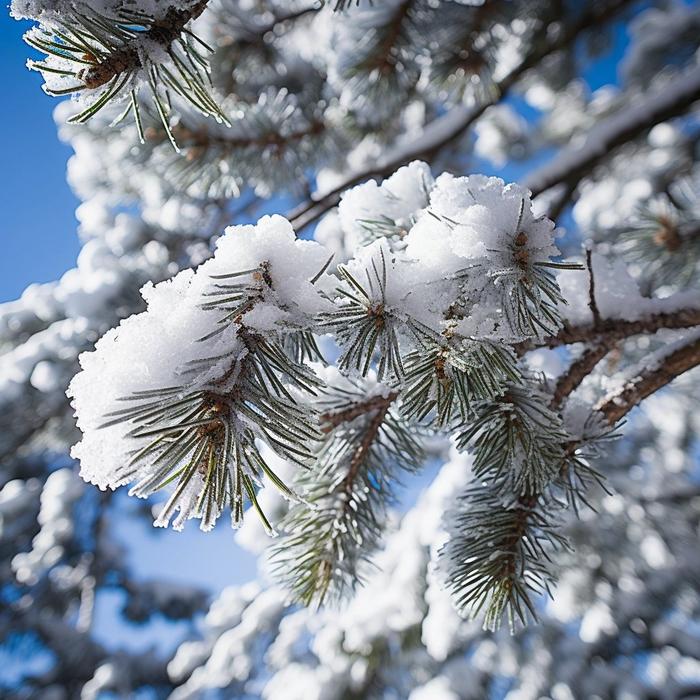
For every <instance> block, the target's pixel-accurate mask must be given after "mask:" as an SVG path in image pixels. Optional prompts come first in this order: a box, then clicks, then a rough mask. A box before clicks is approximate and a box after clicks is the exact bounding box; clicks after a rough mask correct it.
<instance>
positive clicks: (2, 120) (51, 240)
mask: <svg viewBox="0 0 700 700" xmlns="http://www.w3.org/2000/svg"><path fill="white" fill-rule="evenodd" d="M26 26H27V25H26V23H20V22H16V21H14V20H13V19H11V18H10V17H9V15H8V13H7V12H6V10H5V8H3V9H2V10H1V11H0V65H2V77H3V94H4V98H3V101H4V104H3V108H2V109H1V110H0V143H1V147H0V153H2V156H3V158H2V168H0V211H1V212H2V218H1V219H0V243H1V244H2V245H1V248H0V302H2V301H8V300H10V299H15V298H17V297H18V296H19V295H20V294H21V293H22V290H23V289H24V288H25V287H26V286H27V285H28V284H29V283H31V282H49V281H51V280H53V279H56V278H57V277H59V276H60V275H61V273H63V272H65V271H66V270H67V269H68V268H70V267H72V266H73V264H74V262H75V259H76V256H77V254H78V250H79V243H78V236H77V234H76V221H75V214H74V212H75V207H76V205H77V203H78V202H77V200H76V199H75V197H74V196H73V193H72V192H71V190H70V188H69V187H68V184H67V183H66V161H67V160H68V158H69V156H70V154H71V150H70V148H68V147H67V146H65V145H63V144H62V143H60V141H59V140H58V137H57V135H56V127H55V126H54V122H53V117H52V111H53V108H54V107H55V106H56V101H55V100H54V99H52V98H50V97H48V96H47V95H45V94H44V93H43V92H42V90H41V87H40V86H41V77H40V76H39V75H38V74H37V73H32V72H30V71H28V70H27V68H26V66H25V63H26V60H27V57H28V56H29V54H30V49H29V47H28V46H27V45H26V44H25V43H24V42H23V41H22V34H23V32H24V31H25V29H26Z"/></svg>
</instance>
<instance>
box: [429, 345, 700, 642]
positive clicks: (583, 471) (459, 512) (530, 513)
mask: <svg viewBox="0 0 700 700" xmlns="http://www.w3.org/2000/svg"><path fill="white" fill-rule="evenodd" d="M698 365H700V339H698V338H697V334H695V335H694V337H693V339H692V340H690V341H689V342H688V343H685V344H682V345H681V346H680V347H678V348H677V349H674V350H672V351H670V352H669V353H668V354H667V355H665V356H664V357H663V358H662V359H661V360H660V365H658V366H656V367H654V368H651V369H649V370H648V371H646V372H643V373H641V374H640V375H639V376H637V377H635V378H634V379H632V380H630V381H629V382H628V383H627V384H625V385H624V386H623V387H622V388H621V389H619V390H618V391H616V392H614V393H613V394H612V395H610V396H608V397H605V398H604V399H602V400H601V401H600V402H599V403H598V404H597V405H596V407H595V409H596V411H597V414H598V415H600V416H602V418H603V420H604V422H605V424H606V426H607V429H604V430H602V431H601V430H600V429H599V428H598V429H596V430H594V431H593V432H592V434H591V435H590V436H584V437H583V438H580V439H576V440H571V441H569V442H568V443H562V444H561V445H560V446H561V448H562V452H561V457H560V458H559V459H558V460H557V461H555V462H554V463H553V466H556V467H557V469H558V475H555V476H554V477H553V478H552V479H551V480H550V482H549V483H547V484H545V487H544V488H542V489H541V490H540V491H538V492H529V493H525V494H523V495H521V496H520V497H519V498H518V499H517V501H516V503H515V504H512V505H509V504H507V503H504V502H503V500H502V499H501V498H499V497H498V495H497V493H495V492H494V489H493V487H492V486H491V485H490V484H482V485H479V486H476V487H473V488H472V489H470V490H469V491H467V493H466V494H465V496H464V499H463V501H462V503H461V504H459V505H458V506H457V508H456V510H455V512H454V513H453V514H452V516H451V518H450V519H451V523H452V526H451V529H452V536H451V538H450V541H448V543H447V544H446V545H445V546H444V547H443V549H442V550H441V552H440V555H441V557H443V558H445V559H447V560H448V571H449V572H450V579H449V580H448V586H449V587H450V588H451V589H452V590H453V592H454V594H455V596H456V597H457V601H458V604H459V605H460V606H461V607H463V608H469V609H471V611H472V613H473V614H476V613H478V612H479V611H480V610H481V609H482V608H484V607H485V608H486V617H485V622H484V625H485V627H487V628H489V629H494V628H496V627H498V626H499V623H500V620H501V618H502V616H503V614H504V613H506V614H507V616H508V619H509V622H510V625H511V629H512V628H513V623H514V621H515V620H516V619H520V621H521V622H522V623H525V622H526V617H525V612H526V611H529V612H530V614H531V615H532V616H533V617H535V618H536V613H535V608H534V605H533V603H532V601H531V600H530V595H531V593H535V594H538V595H539V594H540V593H542V592H545V591H548V587H549V584H550V582H551V581H552V572H551V569H550V551H553V550H555V549H557V548H562V547H564V548H566V547H568V543H567V542H566V539H565V538H564V537H563V536H562V535H560V534H558V533H557V529H558V525H557V513H558V512H559V511H560V510H561V509H562V508H563V507H564V503H562V502H561V501H560V500H558V499H557V498H555V493H556V492H557V491H560V492H563V493H564V494H565V495H566V497H567V500H569V502H570V503H571V504H572V505H574V506H576V503H575V501H576V500H580V499H581V498H582V494H581V491H582V490H583V488H584V487H585V485H586V482H587V481H588V482H590V481H594V482H597V483H600V482H601V477H600V475H598V474H597V472H595V471H593V470H591V469H590V468H589V467H587V465H586V463H585V462H584V461H583V460H584V459H587V458H588V455H586V454H585V452H584V450H586V449H587V450H589V451H590V452H591V455H595V454H596V452H597V449H598V448H597V443H598V442H601V441H603V440H606V439H609V438H610V437H611V431H612V430H613V429H614V427H615V425H616V424H617V423H618V422H619V421H620V420H621V419H622V418H624V416H625V415H627V413H629V412H630V411H631V410H632V409H633V408H634V407H635V406H637V405H638V404H639V403H640V402H641V401H642V400H643V399H644V398H646V397H647V396H650V395H651V394H653V393H654V392H656V391H658V390H659V389H661V388H662V387H664V386H666V385H667V384H668V383H670V382H671V381H673V380H674V379H675V378H677V377H679V376H680V375H681V374H683V373H684V372H687V371H689V370H691V369H693V368H694V367H697V366H698ZM478 459H479V455H478V452H477V460H478ZM476 468H477V469H478V465H476ZM576 481H578V482H580V485H579V484H577V483H576ZM584 502H585V501H584Z"/></svg>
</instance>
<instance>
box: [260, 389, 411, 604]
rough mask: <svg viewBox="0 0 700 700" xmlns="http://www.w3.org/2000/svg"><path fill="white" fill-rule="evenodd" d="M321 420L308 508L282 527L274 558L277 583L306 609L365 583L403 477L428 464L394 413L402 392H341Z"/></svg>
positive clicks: (306, 485) (294, 512)
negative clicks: (367, 567) (366, 569)
mask: <svg viewBox="0 0 700 700" xmlns="http://www.w3.org/2000/svg"><path fill="white" fill-rule="evenodd" d="M331 392H332V393H331V397H330V399H329V401H330V403H331V404H332V408H331V409H330V410H328V411H326V412H325V413H323V414H321V430H322V432H324V433H325V435H326V438H325V441H324V444H323V446H322V448H321V450H320V453H319V458H318V466H317V467H316V468H315V469H312V470H311V471H310V472H308V473H307V474H303V475H302V476H301V478H300V479H299V481H298V483H297V489H298V490H299V491H300V492H302V494H303V496H304V498H305V501H306V502H305V503H300V504H298V505H295V506H294V507H293V508H292V509H291V510H290V511H289V513H288V515H287V517H286V518H285V520H284V522H283V523H282V526H281V527H282V531H283V533H284V534H283V537H282V539H281V541H280V543H279V545H277V546H276V547H275V548H274V550H273V553H272V561H273V564H274V567H275V572H276V575H277V576H278V577H279V579H280V580H281V581H282V583H283V584H284V585H285V586H286V587H287V588H288V589H289V590H290V591H291V592H292V595H293V596H294V597H295V598H296V599H297V600H299V601H301V602H303V603H304V604H307V605H308V604H310V603H312V602H315V603H317V604H319V605H320V604H322V603H324V602H326V601H328V600H330V601H338V600H340V599H341V598H342V597H344V596H345V595H346V594H347V593H349V592H350V591H352V590H353V589H354V587H355V586H356V585H357V583H358V582H361V580H362V571H361V569H360V567H361V564H362V563H363V562H365V561H367V560H368V559H369V557H370V556H371V555H372V554H373V552H374V551H375V549H376V548H377V546H378V545H379V542H380V540H381V536H382V533H383V530H384V526H385V520H386V516H387V509H388V507H389V506H390V505H391V503H392V502H393V499H394V496H393V494H394V491H395V488H396V485H397V481H398V477H399V470H409V471H413V470H415V469H418V468H419V466H420V465H421V464H422V461H423V455H422V450H421V448H420V446H419V444H418V442H417V441H416V439H415V437H414V436H413V435H412V434H411V429H410V427H409V426H408V425H407V424H406V423H405V421H404V420H403V419H402V418H401V417H400V416H399V414H398V413H394V412H393V411H392V410H391V407H392V404H393V403H394V402H395V401H396V398H397V396H398V392H396V391H391V392H388V393H385V394H379V395H376V396H371V397H370V398H369V399H362V398H360V397H361V396H362V394H363V393H365V392H366V388H365V387H363V386H361V385H359V384H358V385H350V388H349V389H344V388H340V387H335V388H334V389H332V390H331Z"/></svg>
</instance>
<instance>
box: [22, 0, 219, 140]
mask: <svg viewBox="0 0 700 700" xmlns="http://www.w3.org/2000/svg"><path fill="white" fill-rule="evenodd" d="M208 2H209V0H176V1H173V2H156V1H155V0H148V1H147V2H141V3H136V4H135V3H130V2H125V1H124V0H99V1H97V2H95V1H94V0H90V1H85V0H75V1H72V0H71V1H70V2H65V3H56V2H53V1H49V2H44V0H14V1H13V3H12V14H13V16H14V17H15V18H16V19H32V20H36V21H37V22H38V23H39V24H38V26H36V27H34V28H32V29H30V30H29V32H27V34H26V35H25V40H26V42H27V43H28V44H29V45H30V46H31V47H32V48H34V49H37V50H38V51H41V52H43V53H45V54H46V58H45V59H44V60H43V61H30V62H29V63H28V65H29V67H30V68H32V69H34V70H37V71H39V72H40V73H41V74H42V75H43V77H44V81H45V82H44V90H45V91H46V92H47V93H48V94H50V95H69V94H71V95H75V96H76V97H77V98H79V99H80V102H81V103H82V104H81V107H82V109H81V110H80V111H79V112H78V113H77V114H75V115H73V116H72V117H71V118H70V121H72V122H76V123H81V122H84V121H86V120H88V119H90V117H92V116H94V115H95V114H97V112H99V111H100V110H101V109H103V108H104V107H105V106H106V105H108V104H110V103H112V102H118V103H122V112H121V114H119V115H118V116H117V117H116V119H115V121H116V122H119V121H121V120H123V119H125V118H126V117H127V116H128V115H129V114H131V115H132V117H133V118H134V119H135V122H136V125H137V127H138V131H139V136H140V138H141V141H142V142H143V141H144V138H145V137H144V132H143V125H142V124H143V120H142V116H141V111H142V109H143V106H142V101H143V98H142V96H141V91H142V90H144V91H147V92H149V93H150V98H151V100H152V107H153V109H154V110H155V112H156V113H157V114H158V117H159V120H160V122H161V124H162V125H163V127H164V129H165V131H166V133H167V134H168V135H169V136H170V140H171V142H172V144H173V145H174V146H175V147H176V148H177V146H176V144H175V141H174V139H173V137H172V132H171V129H170V122H169V118H170V110H171V100H172V98H171V95H173V96H177V97H178V98H182V99H183V100H185V101H187V102H188V103H189V104H190V106H192V107H193V108H195V109H197V110H199V111H200V112H202V113H203V114H205V115H208V116H212V117H214V118H215V119H216V120H218V121H225V117H224V115H223V114H222V112H221V110H220V108H219V107H218V105H217V103H216V102H215V100H214V99H213V97H212V96H211V94H210V91H209V86H208V82H209V79H208V71H209V67H208V64H207V58H206V56H207V54H208V53H209V52H210V51H211V49H210V48H209V47H208V46H207V45H206V44H205V43H204V42H203V41H202V40H201V39H199V38H198V37H197V36H196V35H194V34H192V32H191V31H189V29H187V25H188V24H189V23H190V22H191V21H192V20H195V19H197V17H199V16H200V15H201V14H202V12H204V10H205V9H206V7H207V4H208Z"/></svg>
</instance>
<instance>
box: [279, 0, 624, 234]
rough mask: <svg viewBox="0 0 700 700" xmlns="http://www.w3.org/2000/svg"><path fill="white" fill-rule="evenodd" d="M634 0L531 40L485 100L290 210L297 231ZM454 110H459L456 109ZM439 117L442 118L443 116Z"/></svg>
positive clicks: (448, 137) (439, 144) (449, 135)
mask: <svg viewBox="0 0 700 700" xmlns="http://www.w3.org/2000/svg"><path fill="white" fill-rule="evenodd" d="M633 1H634V0H613V1H612V2H610V3H609V4H607V5H606V6H605V7H604V8H602V9H600V8H599V6H598V5H597V4H595V5H594V6H593V7H591V8H589V9H588V10H587V11H586V12H584V13H583V14H582V15H581V16H580V17H579V18H578V19H577V20H576V21H575V22H574V23H573V24H571V25H570V26H568V27H566V28H564V29H563V30H562V31H561V32H560V33H559V35H558V36H557V37H556V38H554V39H552V40H551V41H549V42H546V43H544V44H541V45H538V43H537V42H534V43H535V48H534V49H533V50H532V51H531V52H530V53H529V54H528V55H527V56H526V57H525V58H524V59H523V61H522V62H521V63H520V65H518V66H517V67H516V68H515V69H513V70H512V71H511V72H510V73H509V74H508V75H506V76H505V77H504V78H503V79H502V80H500V81H499V82H497V83H496V84H495V85H494V89H493V91H492V94H491V96H490V97H489V99H487V100H485V101H484V102H483V103H482V104H480V105H478V106H477V107H475V108H474V109H472V110H468V111H467V112H466V114H465V115H464V117H463V118H462V119H460V120H457V122H456V123H455V124H449V123H448V126H447V128H445V129H444V130H443V129H436V131H438V134H437V135H436V136H433V137H432V138H426V136H427V135H428V133H429V129H430V127H431V126H435V125H437V124H438V122H440V123H441V124H442V123H444V122H442V121H441V120H439V119H438V120H435V121H434V122H431V124H428V126H427V127H426V131H425V132H424V137H423V138H421V137H419V138H418V139H416V143H415V146H413V147H411V148H407V149H399V153H398V154H397V155H395V156H393V157H390V158H389V159H388V160H385V161H382V162H377V163H375V164H374V165H373V166H371V167H369V168H367V169H366V170H364V171H363V172H361V173H359V174H357V175H353V176H351V177H349V178H347V179H346V180H345V181H344V182H343V183H342V184H340V185H338V186H337V187H335V188H334V189H332V190H330V191H328V192H326V193H324V194H322V195H319V196H317V197H316V198H313V199H310V200H309V201H307V202H305V203H303V204H302V205H300V206H299V207H297V208H296V209H295V210H293V211H292V212H290V213H289V214H288V216H287V218H288V219H289V220H290V221H291V222H292V225H293V226H294V228H295V230H296V231H297V232H299V231H301V230H302V229H303V228H304V227H306V226H308V225H309V224H312V223H313V222H314V221H316V220H318V219H319V218H320V217H321V216H323V215H324V214H325V213H326V212H328V211H330V210H331V209H332V208H333V207H334V206H336V204H337V203H338V201H339V200H340V195H341V193H342V192H344V191H345V190H347V189H349V188H350V187H354V186H355V185H357V184H360V183H362V182H365V181H366V180H368V179H369V178H371V177H385V176H387V175H390V174H391V173H393V172H394V171H395V170H397V169H398V168H400V167H401V166H402V165H406V164H407V163H410V162H411V161H412V160H416V159H426V160H431V159H432V158H433V157H434V156H435V154H436V153H438V152H440V151H441V150H442V149H444V148H445V147H446V146H449V145H450V144H451V143H453V142H454V141H456V140H457V139H459V138H460V137H461V136H462V135H463V134H464V133H465V132H466V131H467V130H468V129H469V128H470V127H471V126H472V125H473V124H474V123H475V122H476V121H477V120H478V119H479V118H480V117H481V116H482V115H483V113H484V112H485V111H486V110H487V109H488V108H489V107H491V106H492V105H494V104H497V103H498V102H500V101H501V100H502V99H503V98H504V97H506V96H507V94H508V93H509V91H510V90H511V88H513V87H514V86H515V84H516V83H517V82H518V81H519V80H520V78H521V77H522V76H523V75H524V74H525V73H527V72H528V71H529V70H530V69H532V68H534V67H536V66H537V65H538V64H539V63H541V62H542V61H543V60H544V59H545V58H547V57H548V56H550V55H551V54H553V53H556V52H557V51H560V50H562V49H565V48H567V47H569V46H570V44H571V43H572V42H573V41H574V40H575V39H576V38H577V37H578V36H579V35H580V34H581V33H583V32H585V31H586V30H588V29H591V28H593V27H596V26H598V25H599V24H601V23H602V22H606V21H608V20H609V19H611V18H612V17H614V16H615V15H616V14H617V13H618V12H620V11H621V10H623V9H624V8H625V7H626V6H627V5H630V4H631V3H632V2H633ZM548 29H549V25H545V26H543V28H542V32H541V33H542V34H544V35H546V34H547V30H548ZM450 114H451V113H448V115H447V116H448V117H449V116H450ZM456 114H459V113H458V112H457V113H456ZM442 119H444V117H443V118H442ZM443 131H444V133H443Z"/></svg>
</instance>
